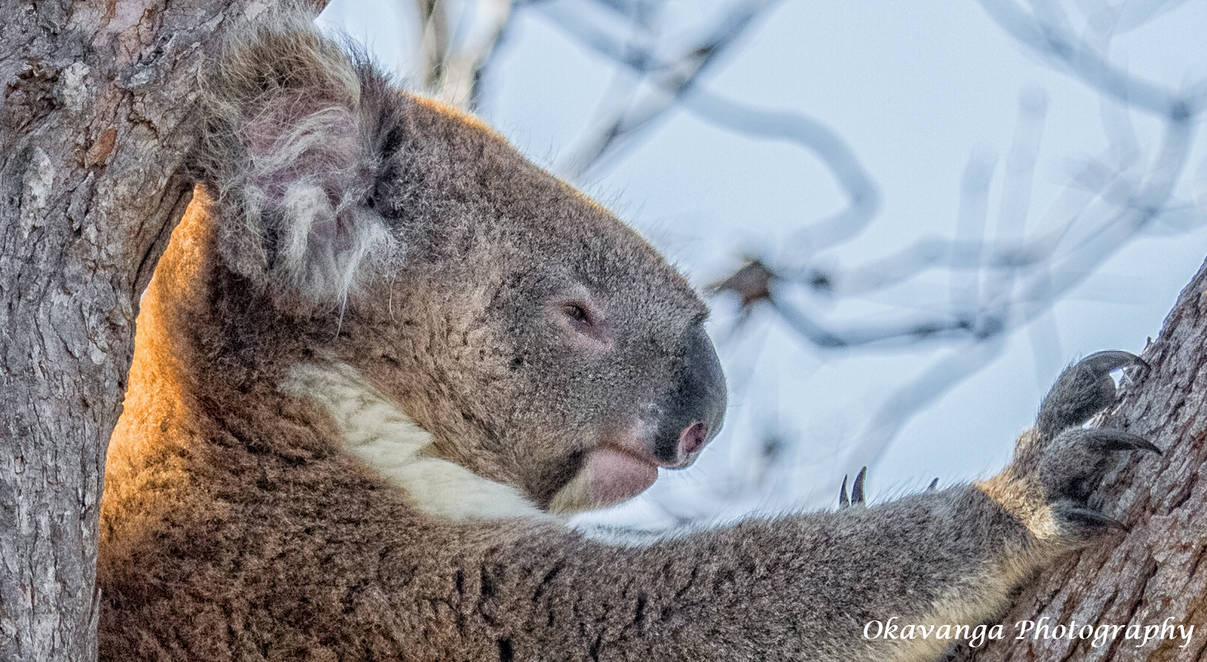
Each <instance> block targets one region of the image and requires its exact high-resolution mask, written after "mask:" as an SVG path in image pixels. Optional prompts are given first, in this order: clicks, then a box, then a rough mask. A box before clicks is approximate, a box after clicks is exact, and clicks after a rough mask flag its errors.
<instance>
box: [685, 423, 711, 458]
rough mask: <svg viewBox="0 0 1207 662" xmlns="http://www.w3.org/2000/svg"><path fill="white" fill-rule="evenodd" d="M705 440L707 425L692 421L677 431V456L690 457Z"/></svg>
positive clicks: (706, 437) (706, 439)
mask: <svg viewBox="0 0 1207 662" xmlns="http://www.w3.org/2000/svg"><path fill="white" fill-rule="evenodd" d="M706 441H708V427H707V426H705V425H704V424H703V423H692V424H691V425H689V426H687V427H686V428H684V429H683V432H681V433H679V457H680V458H687V457H690V456H691V455H692V454H693V453H695V452H696V451H698V450H700V449H701V448H703V447H704V443H705V442H706Z"/></svg>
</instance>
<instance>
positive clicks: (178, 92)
mask: <svg viewBox="0 0 1207 662" xmlns="http://www.w3.org/2000/svg"><path fill="white" fill-rule="evenodd" d="M268 1H269V0H234V1H232V0H183V1H181V0H174V1H173V2H171V3H169V2H167V1H166V0H87V1H81V0H49V1H42V2H36V3H35V2H15V3H14V2H10V3H6V4H4V6H3V12H2V14H0V81H2V83H3V96H2V97H0V98H2V101H0V191H2V194H0V392H3V394H4V400H3V407H2V408H0V660H39V661H42V660H90V659H94V658H95V656H96V643H95V642H96V638H95V632H96V618H97V594H96V584H95V568H96V540H97V538H96V533H97V510H98V509H97V506H98V499H99V498H100V494H101V486H102V480H103V476H102V472H103V467H104V454H105V446H106V443H107V441H108V438H109V434H110V431H111V430H112V429H113V425H114V423H115V422H116V420H117V416H118V413H119V410H120V406H121V400H122V394H123V390H124V387H125V383H126V372H127V369H128V367H129V364H130V357H131V352H132V348H133V342H134V318H135V315H136V313H137V307H138V296H139V293H140V292H141V291H142V289H143V287H144V285H145V284H146V282H147V280H148V279H149V277H150V274H151V270H152V269H153V268H154V265H155V262H156V260H157V259H158V257H159V253H160V251H161V250H162V248H163V246H164V243H165V242H166V239H167V237H168V234H169V232H170V230H171V228H172V226H173V224H174V223H175V221H176V220H177V219H178V218H179V216H180V214H181V213H182V212H183V210H184V207H185V205H186V204H187V203H188V200H189V196H190V190H191V187H190V184H189V182H188V179H187V177H186V176H185V172H184V170H183V167H182V165H183V163H184V161H185V157H186V154H187V152H188V150H189V148H190V145H191V143H192V140H193V136H194V134H195V131H194V128H193V122H194V121H195V120H194V113H193V110H192V109H193V100H194V96H195V94H194V91H195V89H196V82H197V74H198V72H199V71H200V68H201V66H202V65H203V61H204V59H205V57H204V56H205V55H206V54H207V53H208V52H209V51H210V50H211V49H212V48H213V46H214V45H215V44H216V43H217V42H218V36H219V35H220V33H221V32H222V31H224V30H225V29H227V28H228V27H229V26H230V25H231V24H234V23H237V19H238V18H239V17H241V16H245V15H248V14H251V13H254V12H257V11H260V10H262V9H263V7H264V6H265V5H266V4H267V2H268Z"/></svg>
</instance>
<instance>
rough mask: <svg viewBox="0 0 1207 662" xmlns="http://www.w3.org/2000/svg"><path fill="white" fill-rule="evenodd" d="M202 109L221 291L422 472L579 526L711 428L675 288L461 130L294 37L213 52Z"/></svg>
mask: <svg viewBox="0 0 1207 662" xmlns="http://www.w3.org/2000/svg"><path fill="white" fill-rule="evenodd" d="M203 98H204V100H205V101H204V117H205V122H206V128H205V134H204V135H205V137H204V139H203V141H202V147H201V149H200V162H201V166H202V172H203V178H204V182H205V184H206V186H207V188H209V189H210V191H211V194H212V195H213V197H214V198H215V201H216V202H215V204H214V209H215V211H214V214H215V216H216V218H217V221H216V225H217V230H216V234H217V238H216V241H215V245H216V252H217V260H216V262H217V263H218V264H219V265H220V268H219V270H220V271H222V272H223V273H226V274H228V276H229V278H230V279H233V280H235V281H238V283H239V288H246V291H248V292H251V293H253V294H252V295H249V296H255V297H258V298H259V299H260V300H262V301H264V302H266V303H265V304H264V306H263V307H264V309H265V310H258V309H257V307H256V306H244V308H245V309H247V310H248V311H249V312H248V313H247V314H248V315H251V316H252V317H257V316H267V315H269V314H270V313H271V315H272V317H273V319H274V320H277V321H275V322H273V323H272V325H273V326H274V327H275V328H276V331H273V332H274V333H278V334H281V335H282V338H283V337H284V336H285V335H288V336H289V338H290V339H291V342H285V341H284V340H281V342H280V343H279V344H280V346H282V347H285V346H290V347H294V349H291V350H281V351H283V352H292V354H290V357H289V358H288V359H287V360H303V359H304V358H309V359H313V358H315V357H321V358H322V359H323V360H330V361H337V362H340V363H342V364H346V365H348V366H351V367H353V368H354V369H355V370H356V371H357V372H358V373H359V374H361V375H363V376H364V378H365V379H366V380H367V381H368V382H369V383H371V384H372V385H373V387H374V388H375V389H376V390H377V391H378V392H380V393H382V394H384V395H385V396H386V397H388V398H389V399H390V400H391V401H392V402H394V403H396V404H397V406H398V408H399V409H401V410H402V411H403V412H405V414H406V416H407V417H409V418H410V419H411V420H413V421H414V423H415V424H416V425H418V426H420V427H421V428H423V429H424V430H425V431H427V432H428V433H430V435H431V445H430V448H427V449H425V453H429V454H431V455H433V456H436V457H440V458H443V459H446V460H449V461H451V462H455V463H457V464H459V465H461V466H463V467H465V468H467V469H469V470H470V471H472V472H474V473H475V474H478V475H480V476H482V477H484V478H487V479H489V480H493V481H498V482H502V483H506V484H508V485H511V486H513V487H515V488H516V489H518V490H520V491H521V492H522V493H523V494H524V495H525V496H527V497H528V498H529V499H531V500H532V502H533V503H535V504H537V505H538V506H540V507H542V508H545V509H549V510H553V511H573V510H579V509H583V508H589V507H597V506H602V505H607V504H611V503H615V502H617V501H620V500H622V499H626V498H628V497H631V496H633V495H635V494H637V493H638V492H640V491H642V490H644V489H645V488H646V487H648V486H649V485H650V484H651V483H652V482H653V481H654V479H655V478H656V477H657V469H658V468H659V467H665V468H680V467H684V466H687V465H688V464H690V463H691V462H692V461H693V460H694V458H695V457H696V456H697V454H698V453H699V451H700V449H701V448H702V447H703V446H704V444H705V443H707V442H708V441H709V440H710V439H711V438H712V437H713V436H714V435H715V434H716V433H717V431H718V429H719V428H720V427H721V422H722V418H723V415H724V410H725V401H726V394H725V384H724V378H723V376H722V373H721V369H720V365H719V363H718V360H717V356H716V353H715V351H714V349H713V345H712V342H711V341H710V340H709V338H708V336H707V335H706V333H705V331H704V328H703V323H704V320H705V317H706V315H707V309H706V307H705V306H704V304H703V303H702V302H701V301H700V299H699V297H698V296H697V294H696V293H695V292H694V291H693V289H692V287H691V286H690V285H689V284H688V283H687V282H686V281H685V280H684V279H683V278H682V277H681V276H680V275H679V274H678V273H677V272H676V271H675V270H674V269H673V268H672V267H670V266H669V265H668V264H667V263H666V262H665V261H664V260H663V259H662V258H661V257H660V256H659V255H658V254H657V253H656V252H655V251H654V250H653V249H652V248H651V247H650V246H649V245H648V244H647V243H646V242H645V241H643V240H642V239H641V238H640V237H639V236H638V235H637V234H635V233H634V232H633V231H632V230H630V229H629V228H628V227H627V226H625V225H624V224H623V223H621V222H620V221H619V220H617V219H616V218H615V217H614V216H613V215H612V214H611V213H609V212H608V211H607V210H606V209H604V208H602V207H601V206H600V205H598V204H596V203H595V202H593V201H592V200H590V199H589V198H587V197H586V196H584V195H583V194H581V193H579V192H578V191H576V190H575V189H573V188H572V187H570V186H568V185H567V184H565V183H563V182H562V181H560V180H558V179H557V178H555V177H553V176H552V175H550V174H548V173H546V172H544V171H543V170H541V169H540V168H538V167H536V166H534V165H532V164H531V163H529V162H528V161H527V160H525V159H524V158H523V157H522V156H521V155H520V154H519V153H518V152H516V150H514V149H513V148H512V147H510V146H509V145H508V144H507V143H506V142H505V141H504V140H503V139H502V138H500V137H499V136H498V135H497V134H495V133H494V132H493V131H491V130H490V129H489V128H487V127H486V126H484V125H483V124H482V123H481V122H479V121H478V120H476V119H475V118H473V117H472V116H470V115H467V114H465V113H462V112H459V111H456V110H453V109H451V108H448V107H445V106H443V105H441V104H439V103H437V102H434V101H430V100H427V99H423V98H419V97H416V96H413V95H411V94H409V93H407V92H405V91H403V90H401V89H400V88H398V87H396V86H394V85H393V84H392V83H391V82H390V81H389V80H388V79H387V78H385V77H384V76H383V75H382V74H381V73H380V72H379V71H377V70H376V69H375V68H374V67H372V66H371V65H369V64H367V63H366V62H365V60H364V59H363V58H361V57H359V56H357V55H356V54H355V53H352V52H350V51H349V49H346V48H344V47H341V46H339V45H337V44H335V43H334V42H332V41H330V40H328V39H327V38H325V37H322V36H320V35H318V34H317V33H316V32H314V30H313V28H312V27H310V25H309V24H308V23H305V22H303V21H302V20H301V19H296V18H294V19H290V18H288V17H284V18H281V19H280V20H272V21H264V22H263V23H262V27H259V28H257V29H256V30H255V31H253V33H250V34H247V35H245V36H244V37H243V38H242V39H241V41H239V42H237V43H235V44H233V45H231V46H230V47H229V48H228V55H227V56H226V57H225V59H224V60H223V64H222V65H221V66H220V68H219V71H218V72H217V75H216V76H215V77H214V78H213V79H212V80H210V81H208V82H207V85H206V91H205V94H204V96H203ZM228 289H231V288H228ZM267 309H271V311H268V310H267ZM257 318H258V317H257ZM282 319H284V320H287V321H288V323H287V324H286V325H285V327H287V330H286V331H281V328H282V323H281V322H280V321H279V320H282ZM260 332H264V333H267V331H257V333H260ZM297 339H303V340H301V341H298V340H297Z"/></svg>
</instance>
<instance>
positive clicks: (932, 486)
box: [926, 476, 939, 492]
mask: <svg viewBox="0 0 1207 662" xmlns="http://www.w3.org/2000/svg"><path fill="white" fill-rule="evenodd" d="M938 486H939V477H938V476H935V479H934V480H932V481H930V485H927V486H926V491H927V492H930V491H931V490H933V489H935V488H936V487H938Z"/></svg>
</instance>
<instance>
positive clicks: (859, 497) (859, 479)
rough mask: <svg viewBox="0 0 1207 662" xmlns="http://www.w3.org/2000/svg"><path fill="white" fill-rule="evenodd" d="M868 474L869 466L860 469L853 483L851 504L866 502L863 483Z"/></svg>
mask: <svg viewBox="0 0 1207 662" xmlns="http://www.w3.org/2000/svg"><path fill="white" fill-rule="evenodd" d="M867 475H868V468H867V467H864V468H862V469H860V470H859V473H858V474H856V476H855V482H854V483H853V484H852V485H851V504H852V505H853V504H863V503H864V501H865V499H864V494H863V483H864V480H865V479H866V478H867Z"/></svg>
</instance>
